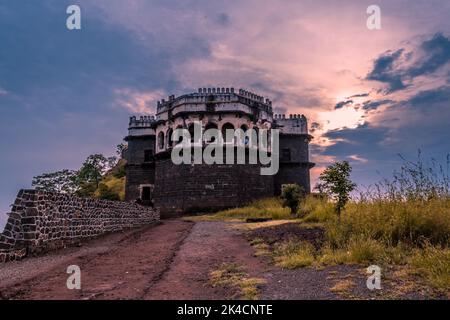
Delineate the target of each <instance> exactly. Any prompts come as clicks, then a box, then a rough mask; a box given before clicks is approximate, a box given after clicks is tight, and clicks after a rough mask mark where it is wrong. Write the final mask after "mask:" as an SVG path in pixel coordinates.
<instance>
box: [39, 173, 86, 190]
mask: <svg viewBox="0 0 450 320" xmlns="http://www.w3.org/2000/svg"><path fill="white" fill-rule="evenodd" d="M77 174H78V173H77V171H73V170H67V169H65V170H61V171H56V172H50V173H43V174H41V175H39V176H35V177H33V181H32V183H31V185H32V186H33V187H35V188H36V189H37V190H43V191H47V192H55V193H67V194H73V193H75V192H76V191H77V190H78V189H79V186H78V184H77Z"/></svg>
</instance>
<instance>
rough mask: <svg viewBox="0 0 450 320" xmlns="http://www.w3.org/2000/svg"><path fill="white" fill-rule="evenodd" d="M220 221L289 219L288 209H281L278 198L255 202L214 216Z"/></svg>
mask: <svg viewBox="0 0 450 320" xmlns="http://www.w3.org/2000/svg"><path fill="white" fill-rule="evenodd" d="M215 216H216V217H218V218H222V219H230V218H234V219H236V218H237V219H247V218H271V219H274V220H280V219H290V218H291V214H290V210H289V208H283V206H282V202H281V200H279V199H278V198H267V199H261V200H256V201H254V202H252V203H251V204H249V205H248V206H245V207H242V208H233V209H228V210H224V211H220V212H218V213H216V215H215Z"/></svg>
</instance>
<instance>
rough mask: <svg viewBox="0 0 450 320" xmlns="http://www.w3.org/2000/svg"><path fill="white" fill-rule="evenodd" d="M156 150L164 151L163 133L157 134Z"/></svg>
mask: <svg viewBox="0 0 450 320" xmlns="http://www.w3.org/2000/svg"><path fill="white" fill-rule="evenodd" d="M158 148H159V150H164V132H162V131H161V132H160V133H159V134H158Z"/></svg>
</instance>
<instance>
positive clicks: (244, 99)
mask: <svg viewBox="0 0 450 320" xmlns="http://www.w3.org/2000/svg"><path fill="white" fill-rule="evenodd" d="M238 102H240V103H242V104H246V105H249V106H252V107H256V108H260V109H262V110H264V111H266V112H269V113H272V101H271V100H269V99H265V98H264V97H262V96H259V95H257V94H255V93H252V92H250V91H247V90H244V89H239V90H238V91H237V92H236V91H235V89H234V88H233V87H231V88H225V87H218V88H199V89H198V91H197V92H195V93H190V94H185V95H181V96H179V97H175V95H171V96H169V97H168V100H166V99H162V100H161V101H158V102H157V112H158V113H160V112H164V111H166V110H167V109H170V108H173V107H177V106H180V105H182V104H202V103H203V104H205V103H238Z"/></svg>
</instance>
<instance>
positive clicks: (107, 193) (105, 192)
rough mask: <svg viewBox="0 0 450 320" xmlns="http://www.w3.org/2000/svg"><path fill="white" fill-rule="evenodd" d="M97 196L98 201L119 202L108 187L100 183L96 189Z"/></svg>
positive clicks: (117, 197) (118, 198) (115, 194)
mask: <svg viewBox="0 0 450 320" xmlns="http://www.w3.org/2000/svg"><path fill="white" fill-rule="evenodd" d="M98 194H99V198H100V199H105V200H114V201H118V200H120V197H119V195H118V194H117V193H115V192H113V191H112V190H111V189H109V188H108V186H107V185H106V184H104V183H100V185H99V187H98Z"/></svg>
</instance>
